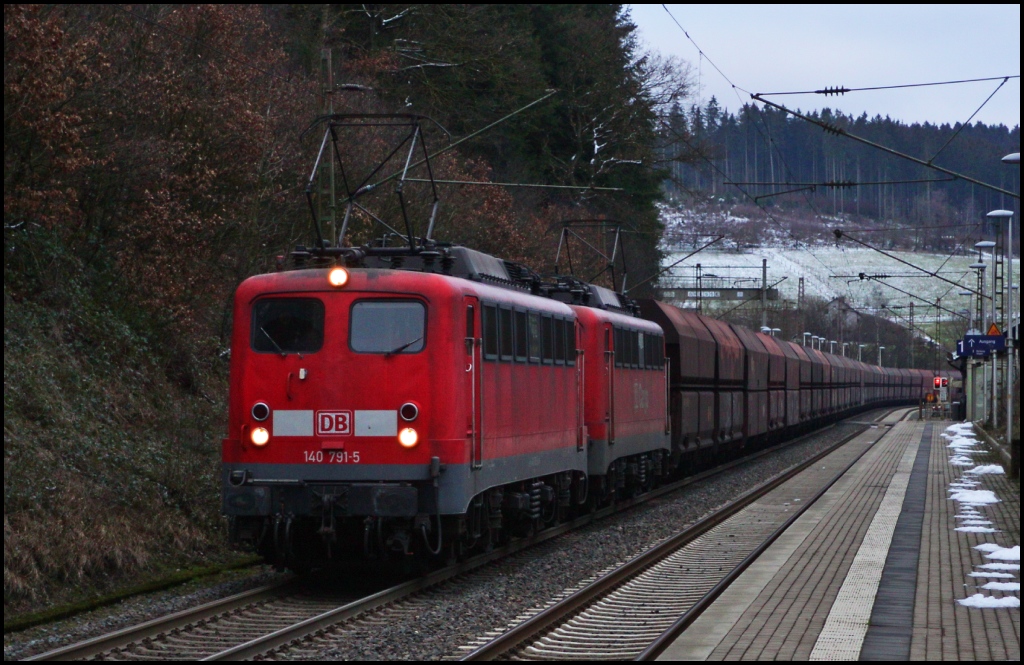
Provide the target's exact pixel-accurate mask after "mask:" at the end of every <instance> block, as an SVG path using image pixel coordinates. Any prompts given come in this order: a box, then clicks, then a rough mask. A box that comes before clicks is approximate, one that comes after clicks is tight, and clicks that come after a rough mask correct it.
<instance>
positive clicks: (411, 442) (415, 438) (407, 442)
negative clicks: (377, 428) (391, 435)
mask: <svg viewBox="0 0 1024 665" xmlns="http://www.w3.org/2000/svg"><path fill="white" fill-rule="evenodd" d="M419 442H420V435H419V434H417V433H416V430H414V429H413V428H411V427H406V428H405V429H403V430H402V431H401V432H399V433H398V443H400V444H402V447H403V448H415V447H416V444H417V443H419Z"/></svg>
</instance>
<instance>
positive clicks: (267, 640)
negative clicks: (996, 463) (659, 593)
mask: <svg viewBox="0 0 1024 665" xmlns="http://www.w3.org/2000/svg"><path fill="white" fill-rule="evenodd" d="M834 427H835V424H832V425H828V426H826V427H823V428H821V429H818V430H815V431H814V432H810V433H808V434H805V435H803V436H799V437H796V438H794V439H791V440H789V441H787V442H784V443H782V444H779V445H777V446H773V447H772V448H769V449H766V450H763V451H760V452H758V453H755V454H753V455H750V456H747V457H744V458H743V459H739V460H733V461H732V462H728V463H726V464H723V465H721V466H718V467H715V468H713V469H709V470H707V471H705V472H703V473H700V474H697V475H694V476H690V477H688V478H684V479H682V480H680V481H677V482H675V483H671V484H669V485H666V486H664V487H661V488H658V489H656V490H653V491H651V492H648V493H646V494H644V495H642V496H640V497H636V498H633V499H628V500H625V501H620V502H617V503H615V504H614V505H612V506H609V507H607V508H603V509H601V510H598V511H595V512H593V513H590V514H589V515H584V516H582V517H579V518H577V519H575V520H572V521H570V522H566V523H564V524H560V525H557V526H554V527H551V528H549V529H545V530H544V531H541V532H540V533H538V534H536V535H534V536H533V537H531V538H526V539H522V540H517V541H514V542H512V543H510V544H509V545H507V546H505V547H502V548H500V549H497V550H495V551H493V552H490V553H487V554H483V555H479V556H476V557H473V558H472V559H469V560H467V561H465V562H462V563H459V564H456V565H454V566H450V567H448V568H444V569H442V570H438V571H435V572H432V573H429V574H428V575H426V576H425V577H422V578H418V579H415V580H412V581H410V582H406V583H404V584H400V585H397V586H394V587H392V588H390V589H386V590H384V591H381V592H379V593H377V594H374V595H372V596H368V597H367V598H364V599H362V600H358V601H356V602H353V603H349V604H347V605H345V606H342V607H339V608H337V609H335V610H331V611H329V612H325V613H323V614H321V615H319V616H315V617H312V618H310V619H307V620H305V621H301V622H299V623H296V624H294V625H293V626H289V627H288V628H284V629H282V630H278V631H276V632H274V633H271V634H268V635H265V636H263V637H260V638H258V639H255V640H252V641H250V642H247V643H245V644H240V645H238V646H237V647H233V648H231V649H227V650H225V651H222V652H220V653H218V654H214V655H212V656H209V657H207V658H204V659H203V660H207V661H217V660H221V661H240V660H251V659H254V658H260V657H262V656H265V655H266V654H268V653H269V652H272V651H274V650H276V649H280V648H281V647H284V646H286V645H288V644H291V643H296V642H299V641H301V640H302V639H304V638H306V637H307V636H309V635H312V634H314V633H317V632H319V631H322V630H324V629H326V628H329V627H331V626H336V625H338V624H341V623H344V622H345V621H349V620H351V619H355V618H357V617H359V616H362V615H365V614H367V613H370V612H374V611H378V610H380V609H382V608H384V607H386V606H388V605H390V604H393V603H395V602H398V601H400V600H403V599H405V598H408V597H410V596H413V595H416V594H419V593H421V592H424V591H426V590H428V589H430V588H433V587H436V586H437V585H439V584H442V583H443V582H446V581H448V580H451V579H454V578H456V577H459V576H461V575H465V574H467V573H470V572H472V571H474V570H476V569H478V568H481V567H483V566H485V565H487V564H489V563H491V562H493V561H495V560H497V559H501V558H504V557H507V556H510V555H512V554H516V553H518V552H521V551H523V550H525V549H528V548H530V547H533V546H535V545H538V544H540V543H543V542H546V541H548V540H551V539H554V538H557V537H559V536H562V535H564V534H565V533H568V532H569V531H573V530H575V529H578V528H580V527H583V526H586V525H588V524H591V523H592V522H596V521H599V520H602V519H605V518H607V517H610V516H612V515H614V514H617V513H620V512H622V511H624V510H627V509H629V508H632V507H635V506H638V505H640V504H642V503H644V502H646V501H649V500H651V499H654V498H657V497H660V496H663V495H665V494H668V493H671V492H674V491H676V490H679V489H682V488H683V487H686V486H688V485H691V484H693V483H696V482H699V481H701V480H704V479H706V478H709V477H712V476H715V475H718V474H720V473H723V472H725V471H728V470H729V469H732V468H734V467H736V466H739V465H741V464H746V463H748V462H751V461H753V460H756V459H758V458H760V457H763V456H765V455H768V454H771V453H773V452H776V451H778V450H780V449H783V448H787V447H789V446H793V445H796V444H798V443H800V442H801V441H804V440H806V439H808V438H810V437H811V436H816V435H818V434H821V433H822V432H824V431H826V430H829V429H833V428H834ZM861 431H863V430H861ZM861 431H859V432H857V434H855V435H854V436H857V435H859V434H860V433H861Z"/></svg>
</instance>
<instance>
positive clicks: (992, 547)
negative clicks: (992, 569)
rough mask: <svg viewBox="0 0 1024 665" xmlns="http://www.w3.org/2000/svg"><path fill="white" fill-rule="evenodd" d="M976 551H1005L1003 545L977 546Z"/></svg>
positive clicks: (988, 544)
mask: <svg viewBox="0 0 1024 665" xmlns="http://www.w3.org/2000/svg"><path fill="white" fill-rule="evenodd" d="M974 549H976V550H978V551H979V552H998V551H999V550H1001V549H1003V546H1002V545H996V544H995V543H982V544H981V545H975V546H974Z"/></svg>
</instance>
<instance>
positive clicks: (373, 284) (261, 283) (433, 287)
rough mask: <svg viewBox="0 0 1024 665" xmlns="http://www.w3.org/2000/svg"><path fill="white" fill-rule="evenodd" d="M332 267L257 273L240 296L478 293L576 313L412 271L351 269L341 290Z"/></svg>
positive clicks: (503, 290)
mask: <svg viewBox="0 0 1024 665" xmlns="http://www.w3.org/2000/svg"><path fill="white" fill-rule="evenodd" d="M330 270H331V269H330V268H311V269H306V270H290V271H284V272H277V273H266V274H262V275H256V276H254V277H250V278H249V279H247V280H245V281H244V282H243V283H242V284H241V285H240V286H239V287H238V292H237V297H238V298H239V299H240V300H242V301H250V300H253V299H255V298H258V297H260V296H263V295H268V294H283V293H316V292H321V293H324V292H332V293H333V292H339V291H341V292H353V291H358V292H367V291H370V292H381V293H407V294H423V295H430V294H432V293H433V294H437V295H445V294H447V295H453V296H459V295H475V296H477V297H478V298H480V299H481V300H483V301H486V302H493V303H500V304H506V305H511V306H513V307H522V308H530V309H534V310H539V311H543V312H548V313H551V314H556V315H559V316H566V317H572V316H574V314H573V310H572V308H570V307H569V306H568V305H566V304H564V303H561V302H558V301H557V300H552V299H550V298H543V297H539V296H534V295H531V294H529V293H527V292H525V291H522V290H513V289H506V288H500V287H498V286H496V285H491V284H487V283H481V282H474V281H470V280H468V279H466V278H462V277H453V276H449V275H441V274H437V273H425V272H414V271H409V270H393V269H381V268H350V269H349V274H350V281H349V283H348V284H347V285H346V286H344V287H342V288H340V289H339V288H336V287H333V286H331V285H330V284H329V283H328V281H327V275H328V274H329V272H330Z"/></svg>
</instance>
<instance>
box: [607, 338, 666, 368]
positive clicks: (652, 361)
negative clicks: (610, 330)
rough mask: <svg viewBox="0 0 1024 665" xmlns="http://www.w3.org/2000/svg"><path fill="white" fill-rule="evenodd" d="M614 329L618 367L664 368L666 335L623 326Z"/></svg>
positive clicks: (616, 363)
mask: <svg viewBox="0 0 1024 665" xmlns="http://www.w3.org/2000/svg"><path fill="white" fill-rule="evenodd" d="M614 331H615V342H614V343H615V366H616V367H626V368H634V369H664V367H665V338H664V337H662V336H661V335H651V334H649V333H644V332H639V331H636V330H625V329H623V328H614Z"/></svg>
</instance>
